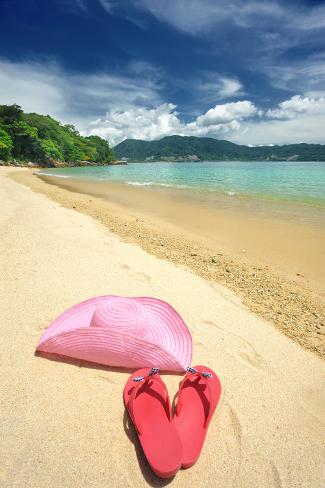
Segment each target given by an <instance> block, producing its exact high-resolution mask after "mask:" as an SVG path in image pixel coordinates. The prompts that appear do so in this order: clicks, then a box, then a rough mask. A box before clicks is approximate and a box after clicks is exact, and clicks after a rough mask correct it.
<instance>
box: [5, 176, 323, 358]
mask: <svg viewBox="0 0 325 488" xmlns="http://www.w3.org/2000/svg"><path fill="white" fill-rule="evenodd" d="M33 173H34V172H33V171H28V170H20V171H16V172H11V173H10V175H11V178H13V179H14V180H15V181H18V182H20V183H23V184H24V185H28V186H29V187H30V188H32V189H33V190H34V191H36V192H39V193H43V194H44V195H46V196H48V197H50V198H51V199H53V200H55V201H57V202H59V203H60V204H61V205H63V206H64V207H66V208H70V209H75V210H78V211H79V212H83V213H85V214H87V215H90V216H91V217H93V218H95V219H96V220H97V221H99V222H101V223H103V224H104V225H105V226H106V227H107V228H108V229H109V230H110V231H112V232H114V233H116V234H118V235H119V236H120V237H121V238H122V239H123V240H124V241H126V242H129V243H135V244H138V245H140V246H141V247H142V248H143V249H144V250H146V251H147V252H148V253H150V254H153V255H155V256H157V257H159V258H162V259H165V260H168V261H170V262H172V263H174V264H177V265H181V266H183V267H186V268H188V269H191V270H192V271H194V272H195V273H196V274H198V275H199V276H201V277H202V278H204V279H207V280H209V281H211V282H213V283H219V284H222V285H225V286H226V287H228V288H230V289H231V290H232V291H234V292H235V293H236V295H238V296H239V297H240V298H241V300H242V301H243V303H244V305H245V306H246V307H248V308H249V309H250V310H251V311H253V312H255V313H258V314H259V315H260V316H262V317H263V318H265V319H267V320H268V321H271V322H272V323H273V325H274V326H275V327H277V328H278V329H280V330H281V331H282V332H283V333H284V334H286V335H288V336H289V337H290V338H292V339H294V340H295V341H297V342H298V343H299V344H300V345H302V346H303V347H305V348H307V349H309V350H311V351H313V352H315V353H316V354H318V355H320V356H321V357H325V297H324V290H325V288H324V287H325V274H324V273H325V267H324V265H323V263H324V262H325V246H324V244H323V243H324V242H325V228H323V227H324V226H322V224H321V222H320V220H321V219H320V218H319V213H318V210H317V209H315V213H314V212H312V214H313V216H314V221H317V222H319V226H314V225H310V220H312V219H311V213H310V212H308V215H309V218H308V222H305V220H306V215H304V212H303V210H302V211H301V215H300V214H299V216H298V219H301V221H300V224H299V225H298V224H297V222H295V223H290V222H288V219H283V216H281V215H279V221H278V222H277V221H275V220H274V216H273V215H272V217H271V216H270V215H267V218H266V219H265V221H264V220H263V218H262V219H261V218H260V217H254V215H252V212H251V211H250V212H249V213H248V212H242V211H238V208H237V209H236V212H233V211H232V210H231V209H229V208H228V206H227V208H226V209H224V208H220V209H219V208H215V207H216V206H215V205H214V209H213V210H212V209H211V208H206V206H202V205H201V202H199V201H198V202H195V203H196V204H194V203H193V199H192V200H191V199H189V198H184V197H183V194H182V192H177V191H176V192H173V191H170V190H166V189H163V190H149V189H148V188H144V189H143V188H134V187H131V186H128V185H125V184H119V183H105V184H100V183H95V184H94V183H92V182H88V181H83V180H81V181H80V180H74V179H64V178H53V177H44V176H42V177H41V178H40V177H38V176H36V175H35V174H33ZM259 210H261V209H259ZM264 210H265V209H264V208H263V212H262V215H263V216H264V217H266V216H265V212H264ZM319 210H320V209H319ZM256 213H257V214H259V211H258V209H257V212H256ZM184 221H185V222H184ZM252 236H253V237H252ZM247 239H249V241H250V245H249V246H248V247H245V249H243V245H244V243H245V245H246V244H247V242H245V241H247ZM254 239H255V240H256V242H255V241H254ZM241 250H245V251H247V252H246V253H242V252H241ZM302 269H303V270H304V273H306V276H305V274H304V273H302ZM297 272H298V276H297ZM293 278H294V279H293Z"/></svg>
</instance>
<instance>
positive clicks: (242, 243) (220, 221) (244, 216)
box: [41, 176, 325, 296]
mask: <svg viewBox="0 0 325 488" xmlns="http://www.w3.org/2000/svg"><path fill="white" fill-rule="evenodd" d="M41 178H42V179H43V180H44V181H46V182H47V183H51V184H56V185H58V186H59V187H60V188H65V189H67V190H70V191H74V192H79V193H83V194H88V195H93V196H97V197H100V198H103V199H105V200H106V201H108V202H110V203H115V204H118V205H120V206H121V207H123V208H125V209H127V210H128V211H131V212H134V213H137V214H141V215H142V216H143V217H147V218H148V217H151V218H154V219H155V220H156V221H159V223H160V224H161V225H163V226H166V225H171V226H173V229H174V231H176V232H178V233H185V234H186V235H187V236H188V237H190V238H192V239H199V240H200V241H201V242H202V243H204V244H205V245H206V246H209V247H210V248H211V249H212V250H215V252H223V253H224V254H227V255H228V256H236V257H237V258H241V259H242V260H244V261H246V262H248V263H251V264H255V265H262V266H269V267H270V268H272V269H273V270H275V271H276V272H277V273H278V274H281V275H285V276H286V277H288V278H290V279H292V280H296V281H298V282H299V283H303V284H308V285H309V286H311V287H313V288H315V289H317V290H318V291H319V292H321V293H322V294H323V295H324V296H325V209H322V208H313V207H310V208H304V207H298V206H294V205H290V204H287V205H285V204H284V205H283V204H282V205H280V204H277V203H274V202H263V201H258V200H254V201H251V200H248V199H238V198H235V199H234V198H227V197H224V198H222V197H220V196H219V197H218V196H214V195H211V196H210V195H208V194H200V193H199V192H193V193H191V194H190V193H189V192H188V191H186V190H177V189H175V190H173V189H169V188H163V189H161V188H157V187H156V188H154V189H152V188H148V187H136V186H130V185H127V184H123V183H116V182H91V181H87V180H85V181H84V180H80V179H73V178H69V179H63V178H57V177H44V176H41ZM243 254H245V256H244V259H243ZM320 263H324V266H320Z"/></svg>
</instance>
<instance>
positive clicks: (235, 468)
mask: <svg viewBox="0 0 325 488" xmlns="http://www.w3.org/2000/svg"><path fill="white" fill-rule="evenodd" d="M14 172H16V173H17V169H8V168H1V169H0V178H1V185H0V193H1V208H0V222H1V235H2V239H1V241H0V242H1V243H0V246H1V296H2V300H1V302H0V307H1V316H2V320H1V325H0V327H1V334H2V341H1V345H0V353H1V354H0V357H1V371H2V388H1V413H2V428H1V440H0V458H1V468H0V485H1V487H4V488H9V487H10V488H12V487H19V488H21V487H28V488H30V487H32V488H34V487H44V486H51V487H53V488H59V487H60V488H61V487H78V488H79V487H89V486H91V487H94V488H97V487H98V488H101V487H104V486H111V487H122V486H123V487H131V486H132V487H144V486H154V487H157V486H166V485H169V486H175V487H180V488H181V487H187V486H189V483H190V484H191V486H195V487H198V488H200V487H202V488H203V487H210V486H211V487H222V488H228V487H229V488H247V487H259V488H272V487H276V488H297V487H299V488H322V487H323V486H324V483H325V470H324V456H325V447H324V424H325V416H324V408H323V406H324V401H325V396H324V379H325V375H324V373H325V368H324V362H323V361H322V360H321V359H320V358H319V357H317V355H315V354H312V353H311V352H309V351H306V350H304V349H303V348H302V347H301V346H300V345H299V344H297V343H296V342H294V341H292V340H291V339H290V338H288V337H286V336H285V335H284V334H282V333H281V332H280V331H279V330H277V329H276V328H274V327H273V326H272V325H271V324H270V323H269V322H267V321H266V320H264V319H262V318H260V317H259V316H257V315H256V314H254V313H252V312H251V311H249V310H248V309H247V307H246V306H244V305H243V303H242V301H241V299H240V298H239V297H238V296H237V295H235V294H234V293H233V292H231V291H230V290H229V289H227V288H225V287H223V286H221V285H219V284H217V283H215V282H209V281H207V280H205V279H203V278H202V277H201V276H198V275H197V274H194V273H193V272H191V271H190V270H189V269H185V268H184V267H180V266H175V264H173V263H171V262H168V261H167V260H166V259H159V258H158V257H156V256H153V255H149V254H148V253H147V252H146V251H144V250H143V249H141V248H140V247H139V246H137V245H135V244H132V243H126V242H123V241H122V240H121V238H120V237H118V236H117V235H116V234H113V233H112V232H110V231H109V230H108V229H107V227H106V226H104V225H103V224H102V223H100V222H98V221H96V220H95V219H93V218H91V217H90V216H87V215H84V214H83V213H79V212H77V211H76V210H75V209H73V208H64V206H62V204H61V205H60V204H58V203H57V202H55V201H53V200H51V199H49V198H46V197H45V196H44V195H41V194H39V193H35V192H33V191H32V190H31V189H30V188H27V187H26V186H25V185H22V184H19V183H17V182H16V181H13V180H12V179H9V178H8V177H7V176H6V175H7V174H8V173H10V174H13V173H14ZM18 172H19V173H21V174H22V173H25V170H21V171H18ZM43 184H44V183H43ZM61 191H62V190H61ZM102 294H120V295H126V296H141V295H149V296H154V297H159V298H161V299H163V300H166V301H168V302H169V303H170V304H171V305H173V306H174V307H175V308H176V309H177V310H178V311H179V313H180V314H181V315H182V316H183V318H184V320H185V321H186V323H187V324H188V326H189V328H190V330H191V333H192V335H193V341H194V357H193V364H194V365H195V364H206V365H207V366H209V367H210V368H213V369H214V370H215V371H216V372H217V373H218V375H219V376H220V378H221V381H222V384H223V388H224V394H223V398H222V402H221V404H220V407H219V409H218V412H217V414H216V415H215V417H214V419H213V421H212V423H211V426H210V428H209V432H208V436H207V440H206V443H205V446H204V449H203V452H202V455H201V457H200V459H199V461H198V462H197V464H196V465H195V466H194V467H193V468H191V469H189V470H182V471H180V472H178V474H177V475H176V477H175V478H174V479H172V480H169V481H166V480H165V481H163V480H160V479H158V478H157V477H155V476H154V475H153V474H152V473H151V471H150V469H149V467H148V465H147V463H146V461H145V459H144V456H143V454H142V452H141V449H140V447H139V444H138V441H137V436H136V433H135V431H134V429H133V427H132V426H131V425H130V424H129V421H128V417H127V415H126V414H125V411H124V406H123V402H122V390H123V386H124V384H125V381H126V379H127V378H128V374H129V373H128V372H125V371H122V370H118V371H117V370H113V369H109V368H104V367H100V366H94V365H91V364H85V363H78V364H77V363H72V362H71V363H69V362H60V361H50V360H48V359H45V358H42V357H37V356H35V355H34V350H35V345H36V343H37V341H38V338H39V336H40V334H41V333H42V331H43V330H44V329H45V328H46V326H47V325H48V323H49V322H50V321H51V320H52V319H54V318H55V317H56V316H57V315H58V314H59V313H60V312H62V311H63V310H64V309H66V308H67V307H69V306H71V305H73V304H75V303H77V302H79V301H81V300H83V299H86V298H88V297H92V296H95V295H102ZM181 378H182V376H178V375H168V374H164V375H163V379H164V381H166V383H167V385H168V387H169V392H170V396H171V397H173V396H174V395H175V394H176V392H177V386H178V382H179V381H180V380H181Z"/></svg>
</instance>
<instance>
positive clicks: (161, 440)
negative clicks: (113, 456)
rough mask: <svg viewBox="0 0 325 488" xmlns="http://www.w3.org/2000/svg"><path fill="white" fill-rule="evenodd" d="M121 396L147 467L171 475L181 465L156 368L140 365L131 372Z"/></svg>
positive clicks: (180, 446)
mask: <svg viewBox="0 0 325 488" xmlns="http://www.w3.org/2000/svg"><path fill="white" fill-rule="evenodd" d="M123 398H124V404H125V407H126V409H127V411H128V413H129V415H130V417H131V420H132V422H133V424H134V426H135V428H136V430H137V432H138V436H139V440H140V443H141V446H142V449H143V452H144V454H145V456H146V458H147V460H148V463H149V464H150V467H151V469H152V470H153V472H154V473H155V474H156V475H157V476H159V477H160V478H171V477H172V476H174V475H175V474H176V473H177V471H178V470H179V468H180V467H181V464H182V445H181V442H180V439H179V437H178V434H177V431H176V429H175V426H174V424H173V422H172V415H171V408H170V401H169V396H168V392H167V388H166V385H165V383H164V382H163V381H162V379H161V378H160V376H159V374H158V368H151V369H150V368H143V369H139V370H138V371H136V372H135V373H134V374H132V375H131V376H130V378H129V379H128V381H127V383H126V385H125V388H124V393H123Z"/></svg>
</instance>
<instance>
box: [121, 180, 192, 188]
mask: <svg viewBox="0 0 325 488" xmlns="http://www.w3.org/2000/svg"><path fill="white" fill-rule="evenodd" d="M125 183H126V184H127V185H132V186H163V187H165V188H192V187H191V186H190V185H176V184H169V183H158V182H157V183H156V182H154V181H142V182H141V181H125Z"/></svg>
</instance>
